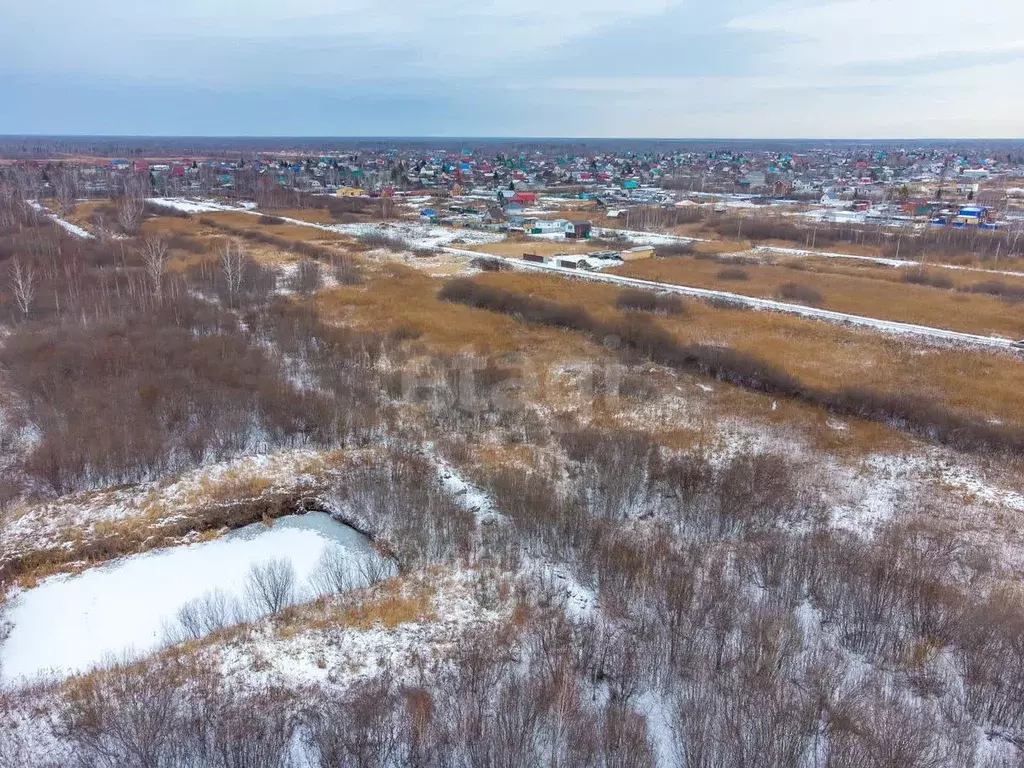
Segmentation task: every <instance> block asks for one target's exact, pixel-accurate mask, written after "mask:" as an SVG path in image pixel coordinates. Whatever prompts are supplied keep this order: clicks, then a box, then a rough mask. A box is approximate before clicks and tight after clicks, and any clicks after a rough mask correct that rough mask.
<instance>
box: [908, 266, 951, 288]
mask: <svg viewBox="0 0 1024 768" xmlns="http://www.w3.org/2000/svg"><path fill="white" fill-rule="evenodd" d="M903 282H905V283H911V284H913V285H930V286H931V287H932V288H944V289H951V288H952V287H953V281H952V280H951V279H950V278H949V276H947V275H943V274H940V273H938V272H929V271H928V270H926V269H925V268H924V267H915V268H913V269H908V270H905V271H904V272H903Z"/></svg>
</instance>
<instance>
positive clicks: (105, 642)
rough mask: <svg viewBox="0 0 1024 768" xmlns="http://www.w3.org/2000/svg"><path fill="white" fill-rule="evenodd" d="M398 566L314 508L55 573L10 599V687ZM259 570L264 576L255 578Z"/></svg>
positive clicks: (0, 655)
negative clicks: (192, 541)
mask: <svg viewBox="0 0 1024 768" xmlns="http://www.w3.org/2000/svg"><path fill="white" fill-rule="evenodd" d="M271 563H274V564H275V566H273V567H272V566H271V565H270V564H271ZM289 566H290V568H289ZM391 568H392V566H391V564H390V563H387V562H385V561H383V560H382V559H381V558H380V557H379V556H378V555H377V554H376V553H374V551H373V550H372V548H371V547H370V543H369V540H368V539H367V538H366V537H365V536H363V535H362V534H360V533H358V532H356V531H355V530H353V529H352V528H350V527H348V526H346V525H343V524H342V523H339V522H337V521H335V520H333V519H332V518H331V517H330V516H329V515H326V514H324V513H322V512H310V513H307V514H303V515H291V516H288V517H283V518H280V519H278V520H276V521H275V522H274V523H273V525H272V526H267V525H264V524H263V523H255V524H253V525H249V526H246V527H244V528H240V529H238V530H236V531H233V532H231V533H230V534H227V535H226V536H224V537H222V538H219V539H216V540H213V541H209V542H204V543H199V544H191V545H187V546H180V547H171V548H167V549H160V550H154V551H153V552H147V553H145V554H140V555H134V556H132V557H126V558H122V559H119V560H115V561H112V562H110V563H107V564H104V565H102V566H97V567H95V568H90V569H88V570H86V571H84V572H82V573H80V574H77V575H74V576H55V577H52V578H49V579H47V580H45V581H44V582H42V583H41V584H40V585H39V586H37V587H35V588H33V589H29V590H26V591H24V592H21V593H19V594H16V595H15V596H14V598H13V600H12V601H11V602H10V604H9V605H8V611H7V616H6V620H7V621H8V622H9V623H10V625H11V632H10V634H9V636H8V638H7V640H6V641H5V642H4V643H3V645H2V646H0V675H2V681H3V682H5V683H11V682H14V681H26V680H31V679H35V678H37V677H39V676H55V677H64V676H67V675H68V674H73V673H76V672H84V671H87V670H89V669H91V668H93V667H95V666H97V665H101V664H103V663H104V662H106V661H111V660H113V659H119V658H124V657H126V656H134V655H141V654H145V653H148V652H151V651H153V650H156V649H157V648H159V647H160V646H161V645H163V644H164V643H165V642H167V641H168V640H169V639H181V638H182V637H186V636H198V635H201V634H204V633H205V632H204V629H205V630H206V631H208V630H209V629H211V628H213V627H210V626H206V625H208V624H214V625H219V626H223V625H224V624H230V623H234V622H236V621H238V620H242V619H251V618H255V617H258V616H261V615H265V614H267V613H270V612H271V611H272V610H273V607H274V604H275V600H280V601H284V602H285V603H290V602H295V601H298V600H303V599H310V598H312V597H313V596H315V595H316V594H318V593H323V592H326V591H328V590H330V589H342V588H345V587H350V586H359V585H361V584H364V583H366V581H367V580H372V579H373V578H374V577H378V578H379V577H381V576H384V575H388V574H390V572H391ZM254 569H255V570H256V571H259V572H260V573H261V574H262V576H263V578H262V579H254V577H253V571H254ZM257 582H259V583H257ZM284 582H288V583H284ZM197 607H205V608H206V610H205V611H203V610H194V609H196V608H197ZM183 617H184V618H185V621H184V625H185V626H182V623H183V622H182V618H183ZM190 617H191V620H189V619H190Z"/></svg>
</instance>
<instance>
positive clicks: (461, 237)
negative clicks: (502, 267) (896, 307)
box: [328, 221, 505, 248]
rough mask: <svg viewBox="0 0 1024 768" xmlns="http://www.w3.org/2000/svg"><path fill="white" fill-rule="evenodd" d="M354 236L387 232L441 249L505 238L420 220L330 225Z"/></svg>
mask: <svg viewBox="0 0 1024 768" xmlns="http://www.w3.org/2000/svg"><path fill="white" fill-rule="evenodd" d="M328 229H330V230H331V231H333V232H338V233H340V234H343V235H349V236H351V237H365V236H366V235H386V236H387V237H394V238H398V239H400V240H404V241H406V242H407V243H408V244H409V247H410V248H442V247H445V246H449V245H452V244H459V243H461V244H465V245H484V244H487V243H497V242H500V241H502V240H504V239H505V236H504V235H501V234H499V233H496V232H485V231H481V230H478V229H453V228H452V227H442V226H440V225H438V224H427V223H423V222H419V221H393V222H388V223H366V224H334V225H331V226H330V227H328Z"/></svg>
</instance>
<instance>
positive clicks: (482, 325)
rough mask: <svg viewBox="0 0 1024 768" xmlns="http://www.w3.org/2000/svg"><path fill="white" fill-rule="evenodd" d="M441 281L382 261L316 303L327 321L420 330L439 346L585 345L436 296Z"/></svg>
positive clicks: (486, 348)
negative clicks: (361, 279)
mask: <svg viewBox="0 0 1024 768" xmlns="http://www.w3.org/2000/svg"><path fill="white" fill-rule="evenodd" d="M442 284H443V283H442V281H440V280H436V279H433V278H431V277H429V276H427V275H426V274H424V273H423V272H421V271H419V270H417V269H413V268H411V267H406V266H403V265H401V264H397V263H389V264H386V265H382V266H381V268H380V269H379V270H378V271H376V272H375V273H373V274H371V275H370V276H369V278H368V279H367V281H366V282H365V283H364V284H363V285H356V286H337V287H335V288H331V289H328V290H325V291H321V292H320V294H318V296H317V300H316V306H317V309H318V311H319V312H320V314H321V316H322V317H324V318H325V319H326V320H328V321H334V322H344V323H346V324H350V325H354V326H356V327H361V328H367V329H374V330H382V331H386V330H389V329H393V328H396V327H399V326H403V327H406V328H411V329H415V330H417V331H419V332H420V334H422V336H421V340H422V341H423V342H426V343H429V344H431V345H432V346H433V347H434V348H436V349H438V350H443V351H448V352H454V351H458V350H463V349H466V348H473V349H475V350H477V351H479V352H507V351H513V350H520V351H522V350H531V349H532V350H535V351H539V350H552V349H558V348H559V347H560V346H565V345H569V346H570V347H571V346H577V347H578V346H580V341H579V338H578V334H573V333H571V332H568V331H559V330H555V329H551V328H542V327H535V326H524V325H523V324H522V323H520V322H518V321H516V320H515V319H514V318H511V317H507V316H504V315H499V314H495V313H493V312H485V311H481V310H476V309H472V308H470V307H466V306H463V305H461V304H452V303H449V302H446V301H441V300H439V299H438V298H437V292H438V291H439V290H440V288H441V286H442Z"/></svg>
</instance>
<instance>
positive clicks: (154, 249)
mask: <svg viewBox="0 0 1024 768" xmlns="http://www.w3.org/2000/svg"><path fill="white" fill-rule="evenodd" d="M142 261H143V264H144V265H145V268H146V276H147V277H148V278H149V282H150V284H151V285H152V287H153V295H154V296H155V297H156V298H157V299H158V300H159V299H160V297H161V296H162V295H163V284H164V272H165V271H166V270H167V244H166V243H165V242H164V241H163V240H161V239H160V238H159V237H150V238H146V241H145V243H143V245H142Z"/></svg>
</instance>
